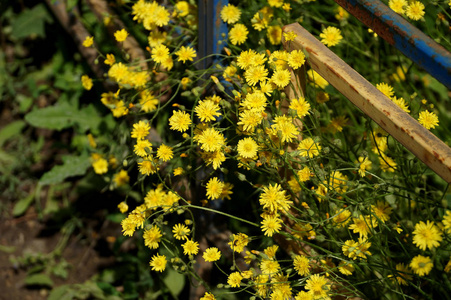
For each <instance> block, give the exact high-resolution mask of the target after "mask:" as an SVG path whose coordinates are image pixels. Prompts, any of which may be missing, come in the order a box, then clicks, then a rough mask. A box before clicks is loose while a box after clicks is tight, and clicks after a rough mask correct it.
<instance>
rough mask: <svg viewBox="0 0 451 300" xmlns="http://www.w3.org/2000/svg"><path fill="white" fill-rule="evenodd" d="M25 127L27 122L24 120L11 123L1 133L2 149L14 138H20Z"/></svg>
mask: <svg viewBox="0 0 451 300" xmlns="http://www.w3.org/2000/svg"><path fill="white" fill-rule="evenodd" d="M24 126H25V122H24V121H22V120H17V121H14V122H11V123H9V124H8V125H6V126H5V127H3V129H2V130H1V131H0V147H1V146H3V144H4V143H5V142H6V141H7V140H9V139H10V138H12V137H14V136H18V135H19V134H20V132H21V131H22V129H23V128H24Z"/></svg>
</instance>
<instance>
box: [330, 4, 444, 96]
mask: <svg viewBox="0 0 451 300" xmlns="http://www.w3.org/2000/svg"><path fill="white" fill-rule="evenodd" d="M334 1H335V2H337V3H338V4H339V5H340V6H342V7H343V8H344V9H346V10H347V11H348V12H349V13H350V14H352V15H353V16H354V17H356V18H357V19H358V20H359V21H361V22H362V23H364V24H365V25H367V26H368V27H370V28H371V29H372V30H373V31H374V32H376V33H377V34H378V35H379V36H380V37H382V38H383V39H384V40H386V41H387V42H388V43H389V44H390V45H393V46H395V47H396V48H397V49H398V50H399V51H401V52H402V53H403V54H404V55H405V56H407V57H409V58H410V59H411V60H413V61H414V62H415V63H416V64H418V65H419V66H420V67H422V68H423V69H425V70H426V71H427V72H428V73H429V74H431V75H432V76H433V77H435V78H436V79H437V80H438V81H440V82H441V83H443V84H444V85H445V86H446V87H447V88H448V89H450V90H451V53H450V52H448V51H447V50H446V49H445V48H443V47H442V46H440V45H439V44H437V43H436V42H435V41H434V40H432V39H431V38H430V37H428V36H427V35H426V34H424V33H423V32H422V31H420V30H419V29H418V28H416V27H414V26H413V25H412V24H410V23H409V22H407V21H406V20H405V19H404V18H402V17H401V16H399V15H398V14H397V13H395V12H394V11H393V10H391V9H390V8H389V7H388V6H386V5H385V4H383V3H382V2H381V1H379V0H334Z"/></svg>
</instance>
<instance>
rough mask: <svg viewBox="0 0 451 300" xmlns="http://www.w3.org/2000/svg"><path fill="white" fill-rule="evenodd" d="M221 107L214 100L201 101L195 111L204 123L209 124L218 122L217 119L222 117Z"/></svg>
mask: <svg viewBox="0 0 451 300" xmlns="http://www.w3.org/2000/svg"><path fill="white" fill-rule="evenodd" d="M219 110H220V107H219V105H218V104H216V103H215V102H213V101H212V100H200V101H199V103H198V104H197V106H196V108H195V109H194V111H195V112H196V115H197V116H198V117H199V119H200V120H201V121H202V122H209V121H214V120H216V117H219V116H221V112H220V111H219Z"/></svg>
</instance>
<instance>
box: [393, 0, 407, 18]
mask: <svg viewBox="0 0 451 300" xmlns="http://www.w3.org/2000/svg"><path fill="white" fill-rule="evenodd" d="M407 4H408V3H407V1H406V0H389V1H388V7H390V8H391V9H392V10H393V11H394V12H395V13H397V14H400V15H401V14H403V13H404V12H405V7H406V6H407Z"/></svg>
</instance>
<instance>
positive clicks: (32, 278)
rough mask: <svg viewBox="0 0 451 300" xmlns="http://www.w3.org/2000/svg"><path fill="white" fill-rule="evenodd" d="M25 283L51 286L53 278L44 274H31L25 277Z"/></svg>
mask: <svg viewBox="0 0 451 300" xmlns="http://www.w3.org/2000/svg"><path fill="white" fill-rule="evenodd" d="M25 284H26V285H40V286H48V287H52V286H53V280H52V279H51V278H50V277H49V276H48V275H46V274H32V275H28V276H27V277H26V278H25Z"/></svg>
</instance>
